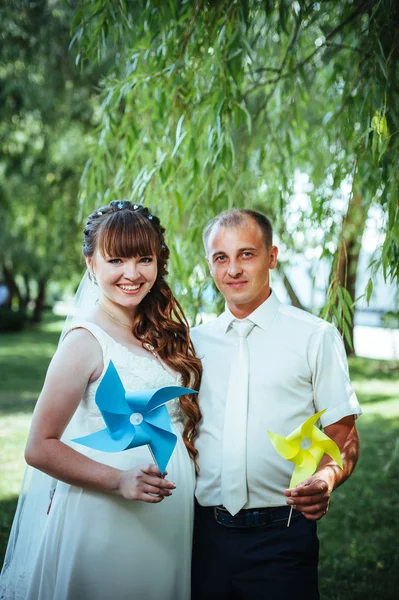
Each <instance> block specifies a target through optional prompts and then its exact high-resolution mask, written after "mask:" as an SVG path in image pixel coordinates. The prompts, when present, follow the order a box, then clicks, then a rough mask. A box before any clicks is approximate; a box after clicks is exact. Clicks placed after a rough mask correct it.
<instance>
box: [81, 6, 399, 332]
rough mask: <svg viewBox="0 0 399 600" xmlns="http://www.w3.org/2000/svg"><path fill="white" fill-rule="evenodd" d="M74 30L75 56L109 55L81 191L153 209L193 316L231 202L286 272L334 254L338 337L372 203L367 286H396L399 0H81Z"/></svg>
mask: <svg viewBox="0 0 399 600" xmlns="http://www.w3.org/2000/svg"><path fill="white" fill-rule="evenodd" d="M73 32H74V38H73V44H74V45H76V46H77V47H78V48H79V61H80V62H81V63H83V64H87V63H88V62H89V63H91V62H92V61H96V60H98V59H99V57H102V56H103V55H104V54H105V53H107V52H113V53H114V56H115V63H114V65H113V68H112V69H111V70H110V71H109V73H108V76H107V78H106V80H105V83H104V90H103V94H102V109H103V113H102V121H101V127H100V132H99V143H98V145H97V147H96V151H95V152H94V153H93V154H92V156H91V158H90V161H89V163H88V164H87V169H86V170H85V176H84V188H83V191H82V201H83V202H84V204H85V205H87V206H90V208H92V207H93V205H94V204H99V203H101V202H103V201H104V198H106V199H107V200H111V199H113V198H120V197H127V198H130V199H134V200H136V201H137V200H138V201H142V200H144V199H145V201H146V202H147V203H148V204H149V205H150V206H151V207H152V208H153V209H154V210H156V211H158V213H159V214H160V216H161V217H162V219H163V221H164V223H165V224H166V227H167V230H168V232H169V239H170V241H172V252H173V256H172V259H173V260H172V282H173V283H174V286H175V289H176V290H177V292H178V294H179V297H180V298H181V299H182V301H183V304H184V306H185V308H186V309H188V310H189V313H190V314H191V316H192V317H194V316H195V315H196V313H197V312H198V310H199V309H201V308H202V306H203V301H204V298H206V295H205V296H204V294H203V291H204V289H205V288H206V286H207V280H206V268H205V264H204V262H203V261H202V262H201V259H200V257H201V256H202V254H203V250H202V248H201V245H200V237H201V236H200V234H201V230H202V228H203V226H204V224H205V223H206V222H207V220H208V219H209V218H211V217H212V216H214V215H215V214H216V213H218V212H219V211H221V210H223V209H226V208H228V207H230V206H233V205H234V206H245V207H249V208H259V209H263V210H264V211H265V212H266V213H268V214H269V215H270V216H271V217H272V218H273V220H274V222H275V229H276V233H277V237H278V241H279V245H280V250H282V253H281V256H282V257H283V262H282V271H283V272H284V270H285V264H286V263H289V261H290V259H291V257H292V256H293V255H294V254H296V253H303V254H305V256H306V257H313V258H316V259H320V260H323V261H328V262H329V264H330V265H331V276H330V287H329V290H328V292H329V299H328V302H327V305H326V308H325V312H324V315H325V316H326V317H327V318H330V319H333V320H335V321H337V322H338V323H341V325H342V328H343V330H344V332H345V329H348V327H347V326H348V324H349V325H350V321H351V318H352V316H351V312H352V311H353V306H354V300H355V298H354V295H353V294H352V288H351V287H350V286H348V285H346V280H347V278H348V274H349V271H350V270H353V269H354V270H356V266H357V260H358V252H357V254H356V252H354V253H353V260H352V263H353V265H354V266H353V265H352V264H350V258H351V257H350V256H349V253H348V243H349V242H351V243H352V242H353V244H354V245H356V244H357V245H358V246H359V244H360V241H361V236H362V233H363V230H364V224H365V222H366V219H367V217H368V214H369V211H370V207H373V206H378V207H379V208H380V212H381V214H382V221H383V225H382V226H381V239H382V240H383V243H382V246H381V248H379V250H378V252H377V253H376V255H375V256H374V257H373V259H372V265H371V268H372V272H371V274H370V281H371V282H372V281H373V279H374V277H375V274H376V273H377V272H378V271H380V270H382V271H383V273H384V276H385V277H386V279H388V280H391V281H397V279H398V276H399V268H398V265H399V260H398V258H399V253H398V248H399V228H398V220H399V216H398V204H397V198H398V194H397V185H398V181H397V179H398V160H397V155H398V152H397V151H398V144H399V142H398V135H397V132H398V130H399V103H398V97H399V96H398V94H397V88H398V61H397V56H398V50H399V46H398V42H399V34H398V9H397V8H396V6H395V3H394V2H393V0H380V1H378V2H374V1H372V0H355V1H353V2H349V1H347V0H338V1H337V2H333V3H332V2H327V1H321V2H313V1H301V2H298V1H295V2H289V1H288V0H282V1H280V2H275V1H273V0H266V1H262V2H261V1H260V0H235V1H233V0H221V1H219V2H215V1H211V0H208V1H205V0H197V1H195V2H187V1H184V0H183V1H182V0H170V1H169V2H162V1H160V0H145V1H144V0H142V1H137V2H135V3H127V2H124V1H116V0H114V1H111V2H108V1H105V0H95V1H94V0H93V1H92V0H86V1H85V2H83V3H82V4H81V5H80V6H79V10H77V11H76V13H75V18H74V22H73ZM298 186H299V187H300V189H299V191H300V192H301V193H300V194H298ZM355 198H357V199H358V200H357V201H356V202H354V200H355ZM352 204H355V205H356V206H355V208H356V210H351V206H352ZM183 257H184V260H183ZM314 262H315V263H316V265H320V261H318V260H315V261H314ZM370 286H371V283H370V284H369V286H368V290H367V295H368V296H369V295H370V293H371V291H370V290H371V287H370ZM352 287H353V286H352ZM341 288H345V289H347V292H348V293H347V294H345V292H344V291H343V290H342V291H341V292H340V291H339V290H340V289H341Z"/></svg>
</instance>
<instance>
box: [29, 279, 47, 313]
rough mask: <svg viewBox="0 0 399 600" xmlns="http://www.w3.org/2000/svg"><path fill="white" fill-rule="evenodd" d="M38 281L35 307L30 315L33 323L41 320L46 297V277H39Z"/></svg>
mask: <svg viewBox="0 0 399 600" xmlns="http://www.w3.org/2000/svg"><path fill="white" fill-rule="evenodd" d="M37 283H38V292H37V296H36V299H35V308H34V311H33V315H32V321H33V322H34V323H40V321H41V320H42V315H43V309H44V301H45V297H46V287H47V279H44V278H42V279H39V281H38V282H37Z"/></svg>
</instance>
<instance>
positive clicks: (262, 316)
mask: <svg viewBox="0 0 399 600" xmlns="http://www.w3.org/2000/svg"><path fill="white" fill-rule="evenodd" d="M280 304H281V302H280V300H279V299H278V298H277V296H276V294H275V293H274V292H273V290H272V291H271V294H270V296H269V297H268V298H267V299H266V300H265V301H264V302H263V303H262V304H261V305H260V306H258V308H256V309H255V310H254V311H253V312H252V313H251V314H250V315H248V316H247V317H246V319H248V320H249V321H252V323H254V324H255V325H257V326H258V327H260V328H261V329H263V330H265V331H266V329H267V328H268V327H269V325H270V323H271V322H272V321H273V319H274V317H275V316H276V314H277V312H278V309H279V307H280ZM235 320H237V317H235V316H234V315H233V313H232V312H231V311H230V309H229V308H228V307H227V306H226V309H225V311H224V312H223V313H222V314H221V315H220V317H219V321H220V325H221V327H222V330H223V333H226V332H227V331H228V330H229V328H230V326H231V323H232V322H233V321H235Z"/></svg>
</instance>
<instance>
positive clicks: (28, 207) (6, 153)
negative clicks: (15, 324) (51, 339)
mask: <svg viewBox="0 0 399 600" xmlns="http://www.w3.org/2000/svg"><path fill="white" fill-rule="evenodd" d="M71 11H72V9H71V8H68V7H66V6H65V3H62V2H50V1H46V0H40V1H37V2H31V3H29V2H25V1H23V0H19V1H17V2H6V3H3V4H2V8H1V9H0V40H1V55H2V58H1V63H0V88H1V92H0V109H1V117H0V219H1V221H0V234H1V235H0V252H1V256H2V260H1V261H0V269H1V270H2V271H3V276H4V277H5V280H6V283H7V284H8V285H9V287H10V289H11V293H12V294H13V296H14V297H15V298H16V299H18V300H19V306H20V308H21V309H23V308H24V305H25V304H26V303H27V302H28V301H29V299H30V298H31V297H34V296H38V294H39V292H40V286H42V288H43V287H44V286H45V285H46V283H47V281H48V279H49V277H50V276H53V277H58V278H59V279H61V280H63V279H66V278H67V277H68V276H70V275H71V273H72V272H73V269H72V266H73V267H74V268H75V269H76V264H77V263H78V260H79V258H78V257H79V250H78V246H77V241H78V232H79V230H80V229H81V226H80V219H79V203H78V186H79V180H80V176H81V172H82V170H83V167H84V164H85V162H86V161H87V159H88V147H89V144H90V143H91V142H92V137H91V133H92V132H93V129H94V126H95V123H96V117H95V108H96V100H97V97H98V93H97V91H96V90H95V88H94V85H95V82H96V81H97V79H98V75H97V70H96V69H97V68H96V69H92V70H91V71H87V72H86V73H85V74H83V73H80V72H79V71H78V70H77V69H76V66H75V64H74V56H73V54H71V52H70V51H69V43H70V32H69V30H70V24H71V20H72V16H71V14H72V12H71ZM41 300H42V303H43V302H44V293H43V289H42V298H41Z"/></svg>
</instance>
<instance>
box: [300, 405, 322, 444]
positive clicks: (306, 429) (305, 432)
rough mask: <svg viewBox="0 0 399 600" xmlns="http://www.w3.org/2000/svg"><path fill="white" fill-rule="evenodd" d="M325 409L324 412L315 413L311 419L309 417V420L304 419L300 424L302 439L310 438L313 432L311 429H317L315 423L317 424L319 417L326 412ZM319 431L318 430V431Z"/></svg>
mask: <svg viewBox="0 0 399 600" xmlns="http://www.w3.org/2000/svg"><path fill="white" fill-rule="evenodd" d="M326 410H327V409H326V408H325V409H324V410H319V412H317V413H315V414H314V415H312V416H311V417H309V419H306V421H305V422H304V423H303V424H302V426H301V434H302V437H309V438H311V437H312V432H313V427H314V428H315V429H318V428H317V427H316V426H315V423H317V421H318V420H319V418H320V416H321V415H322V414H323V413H325V412H326ZM318 431H320V430H318Z"/></svg>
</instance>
